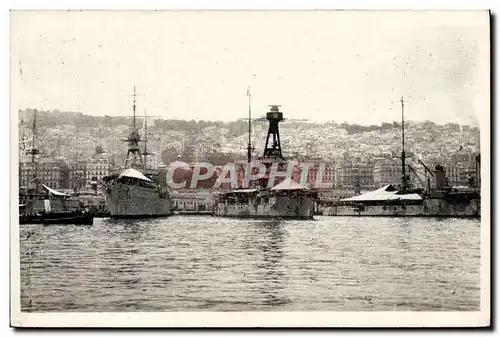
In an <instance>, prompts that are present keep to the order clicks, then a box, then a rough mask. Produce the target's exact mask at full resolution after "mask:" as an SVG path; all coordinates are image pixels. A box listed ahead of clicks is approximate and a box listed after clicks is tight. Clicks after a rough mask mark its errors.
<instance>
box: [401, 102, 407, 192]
mask: <svg viewBox="0 0 500 337" xmlns="http://www.w3.org/2000/svg"><path fill="white" fill-rule="evenodd" d="M404 106H405V103H404V100H403V97H401V133H402V139H401V142H402V147H401V149H402V150H401V173H402V174H401V185H402V187H403V189H405V188H406V187H407V180H406V165H405V164H406V163H405V161H406V153H405V116H404Z"/></svg>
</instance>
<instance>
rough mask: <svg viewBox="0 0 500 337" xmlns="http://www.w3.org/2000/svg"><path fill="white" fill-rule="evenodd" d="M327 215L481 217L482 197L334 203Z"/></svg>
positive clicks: (324, 213) (325, 212) (326, 209)
mask: <svg viewBox="0 0 500 337" xmlns="http://www.w3.org/2000/svg"><path fill="white" fill-rule="evenodd" d="M323 215H327V216H386V217H397V216H405V217H413V216H414V217H450V218H453V217H457V218H462V217H464V218H465V217H471V218H479V217H481V204H480V199H472V200H470V201H468V202H453V201H451V200H446V199H441V198H429V199H424V200H422V203H419V204H414V205H391V204H387V205H363V204H359V205H355V204H353V205H333V206H330V207H326V208H325V209H324V210H323Z"/></svg>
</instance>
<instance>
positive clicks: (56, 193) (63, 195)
mask: <svg viewBox="0 0 500 337" xmlns="http://www.w3.org/2000/svg"><path fill="white" fill-rule="evenodd" d="M42 186H43V187H44V188H45V189H46V190H47V191H49V193H50V194H53V195H58V196H61V197H69V195H68V194H65V193H62V192H58V191H56V190H53V189H51V188H50V187H48V186H47V185H44V184H42Z"/></svg>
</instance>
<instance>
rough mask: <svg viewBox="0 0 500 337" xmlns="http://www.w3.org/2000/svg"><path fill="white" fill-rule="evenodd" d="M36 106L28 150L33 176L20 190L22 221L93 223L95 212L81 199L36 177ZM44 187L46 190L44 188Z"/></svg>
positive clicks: (25, 222)
mask: <svg viewBox="0 0 500 337" xmlns="http://www.w3.org/2000/svg"><path fill="white" fill-rule="evenodd" d="M36 112H37V111H36V110H34V112H33V127H32V133H33V140H32V144H31V149H30V150H29V151H27V154H29V155H30V156H31V167H32V169H33V179H32V181H31V183H30V186H29V187H27V188H25V189H21V190H20V193H19V224H45V225H49V224H71V225H91V224H92V223H93V216H92V214H89V213H88V212H86V210H85V209H83V208H82V207H80V203H79V202H78V200H74V199H72V198H71V197H70V196H69V195H67V194H64V193H61V192H58V191H56V190H53V189H51V188H50V187H48V186H46V185H44V184H41V183H40V181H39V180H38V177H37V167H38V162H37V160H36V156H37V155H38V154H40V151H39V150H38V149H37V148H36ZM42 189H43V191H42Z"/></svg>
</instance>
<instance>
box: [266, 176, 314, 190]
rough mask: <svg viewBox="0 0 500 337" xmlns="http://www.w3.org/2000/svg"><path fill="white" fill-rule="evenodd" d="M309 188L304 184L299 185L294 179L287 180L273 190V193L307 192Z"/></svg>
mask: <svg viewBox="0 0 500 337" xmlns="http://www.w3.org/2000/svg"><path fill="white" fill-rule="evenodd" d="M307 189H308V188H307V187H306V186H304V185H302V184H299V183H298V182H296V181H295V180H293V179H292V178H286V179H285V180H283V181H282V182H281V183H279V184H278V185H276V186H274V187H273V188H271V191H284V190H307Z"/></svg>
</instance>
